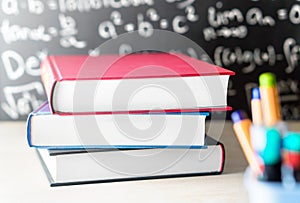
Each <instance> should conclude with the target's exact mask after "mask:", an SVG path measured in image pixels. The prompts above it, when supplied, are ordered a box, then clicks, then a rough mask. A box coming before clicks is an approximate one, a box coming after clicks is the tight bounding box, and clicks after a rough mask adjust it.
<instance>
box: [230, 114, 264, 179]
mask: <svg viewBox="0 0 300 203" xmlns="http://www.w3.org/2000/svg"><path fill="white" fill-rule="evenodd" d="M231 119H232V122H233V129H234V132H235V134H236V137H237V139H238V141H239V143H240V145H241V147H242V150H243V152H244V155H245V157H246V159H247V161H248V163H249V165H250V167H251V169H252V170H253V171H254V173H255V174H257V175H261V174H262V171H263V170H262V165H261V164H259V161H258V159H257V157H256V156H255V153H254V151H253V149H252V147H251V142H250V126H251V121H250V120H249V118H248V116H247V114H246V113H245V112H244V111H241V110H240V111H234V112H233V113H232V114H231Z"/></svg>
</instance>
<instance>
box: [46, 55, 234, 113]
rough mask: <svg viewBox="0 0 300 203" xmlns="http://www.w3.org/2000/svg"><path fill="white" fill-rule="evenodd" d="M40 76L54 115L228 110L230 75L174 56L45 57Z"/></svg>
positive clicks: (220, 69)
mask: <svg viewBox="0 0 300 203" xmlns="http://www.w3.org/2000/svg"><path fill="white" fill-rule="evenodd" d="M41 71H42V72H41V76H42V82H43V84H44V87H45V90H46V93H47V97H48V100H49V104H50V106H51V109H52V112H57V113H89V112H128V111H129V112H136V113H142V112H148V111H165V110H166V111H179V110H180V111H185V110H187V111H189V110H191V109H192V110H193V111H195V110H197V109H198V110H199V109H201V110H211V109H213V108H219V109H220V108H221V109H224V110H228V108H227V107H226V106H227V86H228V79H229V76H230V75H234V72H232V71H229V70H226V69H223V68H221V67H218V66H216V65H213V64H209V63H206V62H203V61H201V60H198V59H195V58H191V57H189V56H186V55H183V54H178V53H176V54H175V53H148V54H129V55H124V56H120V55H101V56H97V57H91V56H87V55H77V56H49V57H48V58H46V60H44V61H43V62H42V64H41Z"/></svg>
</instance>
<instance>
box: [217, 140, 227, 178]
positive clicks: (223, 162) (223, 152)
mask: <svg viewBox="0 0 300 203" xmlns="http://www.w3.org/2000/svg"><path fill="white" fill-rule="evenodd" d="M218 144H219V146H220V148H221V152H222V161H221V167H220V170H219V173H220V174H221V173H222V172H223V170H224V166H225V147H224V145H223V144H222V143H221V142H219V143H218Z"/></svg>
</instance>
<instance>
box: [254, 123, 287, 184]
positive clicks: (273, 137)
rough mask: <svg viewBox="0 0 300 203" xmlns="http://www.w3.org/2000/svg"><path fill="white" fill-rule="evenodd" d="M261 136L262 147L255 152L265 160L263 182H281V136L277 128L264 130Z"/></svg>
mask: <svg viewBox="0 0 300 203" xmlns="http://www.w3.org/2000/svg"><path fill="white" fill-rule="evenodd" d="M262 134H263V136H262V137H261V136H260V147H257V146H255V147H257V148H255V151H256V152H257V154H258V155H259V156H260V158H261V159H262V160H263V163H264V167H265V168H264V172H263V176H262V180H266V181H281V134H280V132H279V130H278V129H277V128H276V127H267V128H264V131H263V132H262Z"/></svg>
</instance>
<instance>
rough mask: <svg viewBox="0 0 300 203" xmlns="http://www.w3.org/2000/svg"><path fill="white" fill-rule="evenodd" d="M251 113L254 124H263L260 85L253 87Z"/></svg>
mask: <svg viewBox="0 0 300 203" xmlns="http://www.w3.org/2000/svg"><path fill="white" fill-rule="evenodd" d="M251 113H252V122H253V124H254V125H262V124H263V113H262V108H261V101H260V92H259V88H258V87H255V88H253V89H252V99H251Z"/></svg>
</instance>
